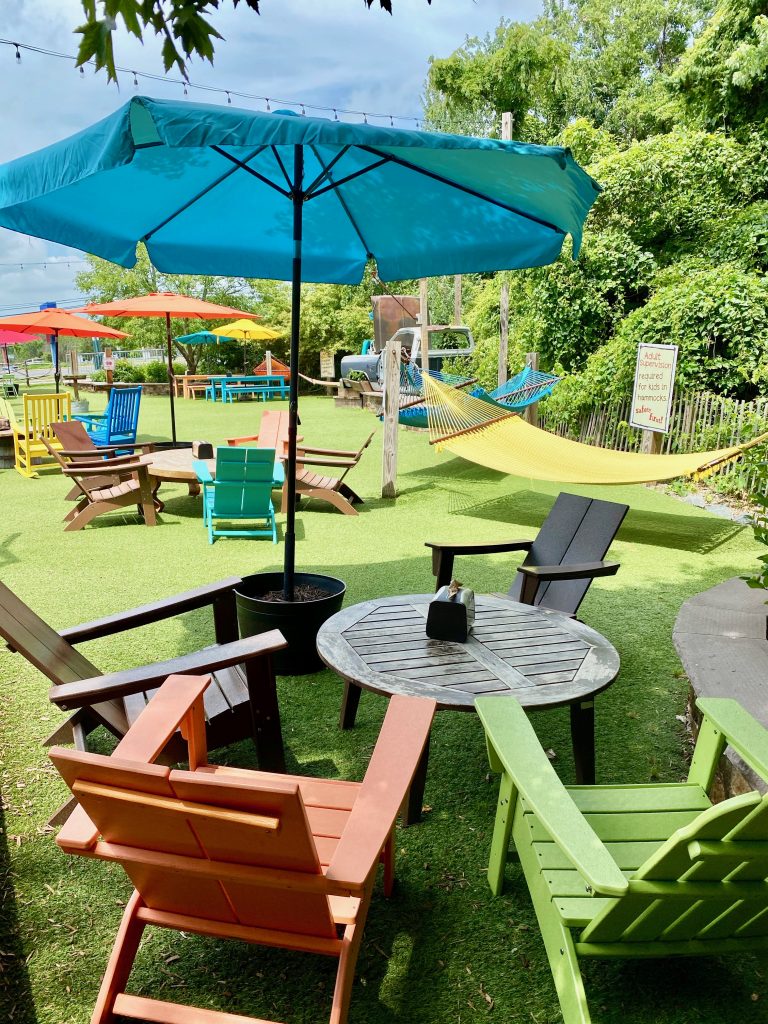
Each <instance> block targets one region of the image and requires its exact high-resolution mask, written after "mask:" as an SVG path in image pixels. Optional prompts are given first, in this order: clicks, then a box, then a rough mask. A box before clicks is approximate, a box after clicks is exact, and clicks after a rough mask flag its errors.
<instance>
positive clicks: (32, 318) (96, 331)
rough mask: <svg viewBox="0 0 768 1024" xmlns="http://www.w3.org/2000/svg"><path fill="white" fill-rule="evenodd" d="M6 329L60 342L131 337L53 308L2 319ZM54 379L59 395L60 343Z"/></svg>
mask: <svg viewBox="0 0 768 1024" xmlns="http://www.w3.org/2000/svg"><path fill="white" fill-rule="evenodd" d="M2 327H7V328H8V329H9V330H11V331H14V332H18V333H20V334H48V335H53V337H54V338H55V339H56V341H57V343H58V340H59V335H60V334H64V335H66V336H67V337H71V338H114V339H120V338H127V337H128V335H127V334H126V333H125V332H124V331H116V330H114V328H112V327H104V326H103V324H95V323H94V322H93V321H92V320H86V318H85V317H84V316H75V315H74V313H71V312H70V311H69V310H67V309H57V308H56V307H55V306H53V307H51V308H49V309H36V310H34V311H33V312H32V313H19V314H18V315H16V316H4V317H2V318H1V319H0V328H2ZM53 376H54V380H55V381H56V392H57V394H58V391H59V382H60V381H61V373H60V371H59V346H58V344H57V345H56V356H55V359H54V366H53Z"/></svg>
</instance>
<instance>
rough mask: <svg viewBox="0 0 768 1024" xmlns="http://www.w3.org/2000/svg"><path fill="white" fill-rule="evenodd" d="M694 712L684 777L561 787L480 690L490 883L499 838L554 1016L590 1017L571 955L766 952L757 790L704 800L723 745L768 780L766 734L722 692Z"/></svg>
mask: <svg viewBox="0 0 768 1024" xmlns="http://www.w3.org/2000/svg"><path fill="white" fill-rule="evenodd" d="M697 705H698V707H699V710H700V711H701V712H702V714H703V716H704V718H703V721H702V724H701V729H700V731H699V736H698V740H697V743H696V749H695V751H694V756H693V761H692V763H691V767H690V771H689V773H688V780H687V782H683V783H671V784H669V783H667V784H656V785H639V786H563V784H562V783H561V782H560V780H559V778H558V777H557V775H556V773H555V771H554V769H553V768H552V765H551V764H550V762H549V760H548V758H547V756H546V754H545V753H544V750H543V749H542V747H541V744H540V743H539V740H538V739H537V737H536V734H535V733H534V731H533V728H532V727H531V724H530V722H529V721H528V718H527V717H526V714H525V712H524V711H523V709H522V708H521V707H520V705H519V704H518V702H517V701H516V700H515V699H514V698H512V697H479V698H478V699H477V701H476V704H475V707H476V709H477V712H478V714H479V716H480V719H481V720H482V723H483V727H484V728H485V731H486V739H487V744H488V756H489V759H490V763H491V768H492V770H494V771H498V772H501V776H502V778H501V789H500V793H499V803H498V809H497V813H496V824H495V827H494V832H493V839H492V843H491V856H490V864H489V867H488V881H489V884H490V886H491V889H492V890H493V892H494V894H496V895H498V894H499V893H500V892H501V888H502V883H503V876H504V866H505V863H506V861H507V858H508V856H510V853H509V841H510V837H511V839H512V842H513V844H514V848H515V853H516V854H517V857H518V858H519V861H520V866H521V868H522V870H523V874H524V876H525V881H526V882H527V884H528V888H529V890H530V894H531V899H532V901H533V907H534V910H535V911H536V916H537V918H538V922H539V927H540V929H541V935H542V938H543V940H544V946H545V948H546V951H547V956H548V958H549V965H550V967H551V969H552V976H553V978H554V982H555V987H556V989H557V994H558V998H559V1000H560V1007H561V1009H562V1013H563V1021H564V1022H565V1024H590V1021H591V1017H590V1014H589V1009H588V1006H587V999H586V994H585V992H584V985H583V982H582V977H581V970H580V967H579V959H580V958H581V957H597V958H611V957H620V958H634V957H666V956H710V955H717V954H723V953H741V952H744V951H747V950H766V949H768V795H767V796H761V795H760V794H759V793H755V792H752V793H745V794H742V795H740V796H736V797H732V798H731V799H729V800H724V801H723V802H722V803H719V804H714V805H713V804H711V803H710V800H709V798H708V796H707V793H708V791H709V788H710V786H711V784H712V779H713V776H714V772H715V768H716V767H717V762H718V760H719V757H720V755H721V754H722V752H723V750H724V748H725V746H726V744H730V745H731V747H733V749H734V750H735V751H736V752H737V753H738V754H739V756H740V757H741V758H743V759H744V760H745V761H746V762H747V764H749V765H750V767H751V768H752V769H753V770H754V771H755V772H756V773H757V774H758V775H759V776H760V777H761V778H763V779H765V780H766V781H768V731H766V730H765V729H764V728H763V727H762V726H761V725H759V724H758V722H756V721H755V719H754V718H752V717H751V716H750V715H749V714H748V713H747V712H746V711H745V710H744V709H743V708H742V707H741V705H739V704H738V703H737V702H736V701H734V700H729V699H725V698H706V699H702V700H699V701H698V702H697Z"/></svg>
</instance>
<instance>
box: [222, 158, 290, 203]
mask: <svg viewBox="0 0 768 1024" xmlns="http://www.w3.org/2000/svg"><path fill="white" fill-rule="evenodd" d="M266 148H267V147H266V146H262V147H261V148H260V149H258V150H257V151H256V152H255V153H254V154H253V155H252V156H249V157H248V159H249V160H253V157H254V156H258V155H259V153H262V152H263V151H264V150H265V149H266ZM211 149H212V150H213V151H214V153H218V154H219V156H223V157H225V158H226V159H227V160H231V161H232V163H233V164H235V166H236V167H238V168H239V169H240V170H241V171H248V173H249V174H252V175H253V176H254V178H258V179H259V181H263V182H264V184H265V185H269V187H270V188H273V189H274V190H275V191H276V192H279V193H280V195H281V196H285V198H286V199H290V198H291V193H290V192H287V191H286V190H285V189H284V188H280V186H279V185H278V184H276V183H275V182H274V181H272V179H271V178H267V177H266V176H265V175H263V174H259V172H258V171H254V169H253V168H252V167H249V166H248V164H247V163H244V162H243V161H242V160H238V159H237V157H236V156H232V154H231V153H227V151H226V150H225V149H221V148H220V147H219V146H211Z"/></svg>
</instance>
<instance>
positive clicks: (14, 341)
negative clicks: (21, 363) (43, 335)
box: [0, 331, 36, 371]
mask: <svg viewBox="0 0 768 1024" xmlns="http://www.w3.org/2000/svg"><path fill="white" fill-rule="evenodd" d="M35 340H36V339H35V338H33V337H30V336H29V335H28V334H20V333H18V332H17V331H0V347H2V349H3V355H4V356H5V367H6V369H7V370H8V371H10V369H11V362H10V360H9V358H8V346H9V345H26V344H27V343H28V342H30V341H35Z"/></svg>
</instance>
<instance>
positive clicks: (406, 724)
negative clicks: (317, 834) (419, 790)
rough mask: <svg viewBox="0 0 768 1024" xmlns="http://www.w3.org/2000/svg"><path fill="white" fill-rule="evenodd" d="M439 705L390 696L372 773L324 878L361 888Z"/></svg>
mask: <svg viewBox="0 0 768 1024" xmlns="http://www.w3.org/2000/svg"><path fill="white" fill-rule="evenodd" d="M436 708H437V703H436V701H434V700H427V699H426V698H424V697H401V696H398V695H395V696H394V697H391V698H390V701H389V707H388V708H387V714H386V716H385V718H384V723H383V725H382V727H381V732H380V733H379V738H378V740H377V741H376V746H375V747H374V750H373V754H372V755H371V760H370V763H369V765H368V770H367V771H366V773H365V778H364V779H363V783H362V786H361V787H360V790H359V792H358V795H357V798H356V799H355V804H354V807H353V808H352V811H351V813H350V815H349V818H348V820H347V824H346V827H345V828H344V832H343V833H342V836H341V839H340V840H339V844H338V846H337V847H336V851H335V853H334V854H333V857H332V858H331V862H330V864H329V865H328V870H327V871H326V877H327V878H329V879H333V880H334V881H339V882H346V883H348V884H349V885H350V888H353V889H356V888H362V887H363V886H364V884H365V880H366V879H367V878H368V876H369V874H370V872H371V870H372V868H373V867H374V866H375V865H376V864H377V863H378V860H379V857H380V855H381V851H382V849H383V847H384V844H385V843H386V841H387V838H388V836H389V834H390V832H391V831H392V827H393V825H394V823H395V818H396V817H397V813H398V811H399V810H400V806H401V805H402V803H403V801H404V800H405V797H406V795H407V793H408V789H409V787H410V785H411V782H412V780H413V776H414V775H415V773H416V769H417V767H418V764H419V760H420V758H421V755H422V752H423V750H424V745H425V744H426V742H427V739H428V738H429V730H430V728H431V726H432V719H433V718H434V715H435V710H436Z"/></svg>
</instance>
